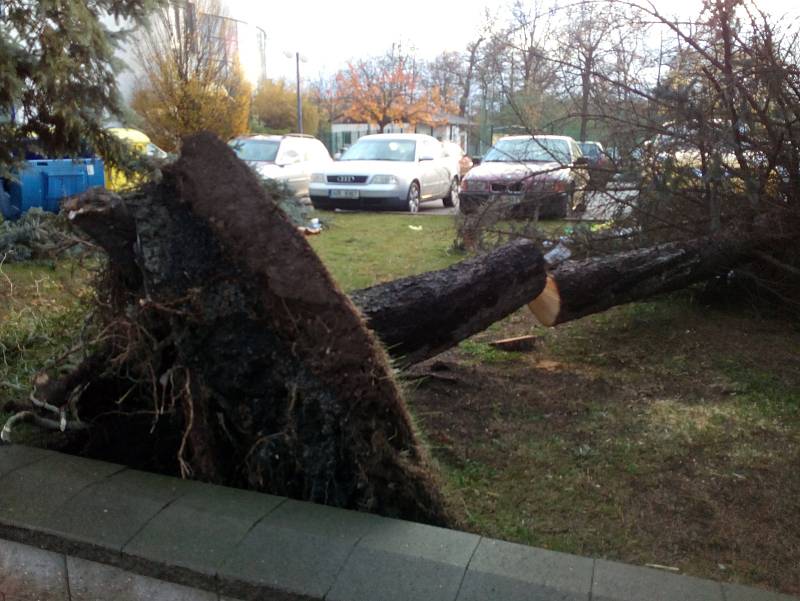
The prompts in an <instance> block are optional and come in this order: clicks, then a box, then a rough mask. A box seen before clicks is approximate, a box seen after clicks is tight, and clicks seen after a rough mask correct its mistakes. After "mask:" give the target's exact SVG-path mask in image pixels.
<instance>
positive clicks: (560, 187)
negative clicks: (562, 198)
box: [553, 179, 567, 193]
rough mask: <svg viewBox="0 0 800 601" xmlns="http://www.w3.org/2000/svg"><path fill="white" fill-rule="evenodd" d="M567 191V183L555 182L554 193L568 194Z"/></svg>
mask: <svg viewBox="0 0 800 601" xmlns="http://www.w3.org/2000/svg"><path fill="white" fill-rule="evenodd" d="M566 191H567V182H565V181H563V180H560V179H559V180H556V181H554V182H553V192H559V193H561V192H566Z"/></svg>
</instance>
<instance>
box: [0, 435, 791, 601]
mask: <svg viewBox="0 0 800 601" xmlns="http://www.w3.org/2000/svg"><path fill="white" fill-rule="evenodd" d="M0 593H3V594H4V595H5V597H6V599H8V600H9V601H12V600H15V599H29V598H30V599H40V600H41V601H49V600H51V599H53V600H54V599H59V600H65V601H69V600H70V599H71V600H73V601H74V600H80V601H85V600H89V599H92V600H94V599H97V600H100V599H114V600H115V601H127V600H131V601H133V600H142V601H144V600H145V599H147V600H148V601H149V600H152V599H165V600H166V599H168V600H175V601H183V600H184V599H187V600H188V599H198V600H206V599H209V600H217V601H219V600H221V599H226V600H227V601H232V600H235V599H243V600H256V599H270V600H286V601H290V600H291V601H295V600H312V599H313V600H319V599H327V600H330V601H428V600H430V601H487V600H491V599H497V600H502V601H555V600H560V601H566V600H570V601H572V600H574V601H578V600H581V601H592V600H596V601H601V600H602V601H693V600H698V601H700V600H702V601H745V600H747V601H792V599H794V598H792V597H788V596H785V595H777V594H775V593H771V592H767V591H762V590H759V589H752V588H747V587H740V586H734V585H728V584H721V583H717V582H712V581H710V580H702V579H699V578H692V577H688V576H681V575H674V574H668V573H664V572H659V571H657V570H652V569H648V568H641V567H636V566H630V565H624V564H619V563H614V562H609V561H604V560H594V559H590V558H585V557H578V556H574V555H567V554H564V553H555V552H552V551H547V550H544V549H536V548H532V547H527V546H524V545H517V544H513V543H506V542H502V541H497V540H492V539H487V538H483V537H479V536H476V535H474V534H468V533H465V532H457V531H454V530H446V529H442V528H435V527H431V526H425V525H421V524H415V523H411V522H403V521H400V520H393V519H389V518H383V517H379V516H375V515H370V514H365V513H358V512H353V511H345V510H341V509H335V508H332V507H325V506H322V505H314V504H310V503H302V502H299V501H293V500H289V499H284V498H279V497H273V496H271V495H265V494H259V493H254V492H250V491H244V490H236V489H229V488H224V487H219V486H212V485H208V484H203V483H199V482H188V481H183V480H178V479H175V478H168V477H165V476H159V475H156V474H147V473H144V472H139V471H136V470H131V469H127V468H125V467H123V466H119V465H114V464H109V463H104V462H101V461H92V460H89V459H84V458H80V457H73V456H68V455H62V454H59V453H54V452H50V451H43V450H41V449H34V448H26V447H21V446H0ZM794 601H798V600H796V599H795V600H794Z"/></svg>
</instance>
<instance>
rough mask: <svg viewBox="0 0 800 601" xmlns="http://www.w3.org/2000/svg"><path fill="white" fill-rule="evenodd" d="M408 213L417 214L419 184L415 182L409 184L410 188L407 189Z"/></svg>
mask: <svg viewBox="0 0 800 601" xmlns="http://www.w3.org/2000/svg"><path fill="white" fill-rule="evenodd" d="M407 200H408V212H409V213H417V212H419V184H418V183H417V182H411V186H410V187H409V188H408V199H407Z"/></svg>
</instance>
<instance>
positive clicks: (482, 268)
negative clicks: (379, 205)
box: [351, 240, 546, 365]
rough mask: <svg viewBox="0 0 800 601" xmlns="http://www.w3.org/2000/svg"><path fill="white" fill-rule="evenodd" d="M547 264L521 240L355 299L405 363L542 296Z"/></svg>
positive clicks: (455, 341)
mask: <svg viewBox="0 0 800 601" xmlns="http://www.w3.org/2000/svg"><path fill="white" fill-rule="evenodd" d="M544 267H545V262H544V258H543V257H542V255H541V253H540V252H539V250H538V249H537V247H536V245H535V244H533V243H532V242H530V241H528V240H517V241H516V242H512V243H511V244H508V245H506V246H502V247H500V248H498V249H496V250H494V251H492V252H490V253H488V254H486V255H482V256H479V257H475V258H473V259H469V260H467V261H462V262H461V263H458V264H456V265H453V266H452V267H449V268H447V269H443V270H441V271H434V272H430V273H424V274H422V275H418V276H412V277H407V278H403V279H400V280H394V281H392V282H388V283H386V284H380V285H378V286H373V287H371V288H366V289H364V290H357V291H355V292H353V293H352V294H351V298H352V299H353V302H354V303H355V304H356V306H357V307H359V308H360V309H361V311H362V312H363V313H364V315H365V317H366V318H367V324H368V325H369V327H370V328H372V330H373V331H375V333H376V334H377V335H378V337H379V338H380V339H381V341H382V342H383V343H384V345H386V348H387V349H388V351H389V353H390V354H391V355H392V356H393V357H394V358H395V360H396V361H398V362H399V363H400V364H405V365H409V364H412V363H418V362H420V361H423V360H425V359H427V358H429V357H433V356H434V355H437V354H439V353H441V352H442V351H444V350H447V349H448V348H450V347H452V346H455V345H456V344H458V343H459V342H460V341H462V340H464V339H466V338H469V337H470V336H472V335H473V334H477V333H478V332H482V331H483V330H485V329H486V328H488V327H489V326H490V325H491V324H493V323H494V322H496V321H499V320H500V319H502V318H503V317H505V316H506V315H509V314H510V313H513V312H514V311H516V310H517V309H519V308H520V307H522V306H523V305H525V303H527V302H528V301H530V300H531V299H533V298H536V297H537V296H538V295H539V293H540V292H542V290H543V289H544V286H545V281H546V275H545V270H544Z"/></svg>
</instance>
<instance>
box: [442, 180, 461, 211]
mask: <svg viewBox="0 0 800 601" xmlns="http://www.w3.org/2000/svg"><path fill="white" fill-rule="evenodd" d="M442 202H443V203H444V206H445V207H447V208H456V209H457V208H458V202H459V198H458V178H457V177H454V178H453V181H452V182H450V191H449V192H448V193H447V196H445V197H444V198H443V199H442Z"/></svg>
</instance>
